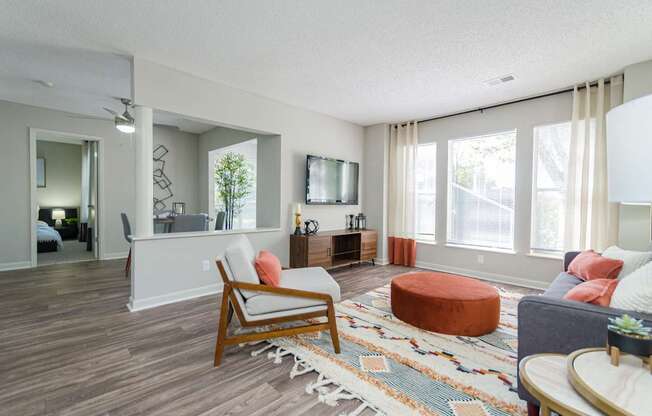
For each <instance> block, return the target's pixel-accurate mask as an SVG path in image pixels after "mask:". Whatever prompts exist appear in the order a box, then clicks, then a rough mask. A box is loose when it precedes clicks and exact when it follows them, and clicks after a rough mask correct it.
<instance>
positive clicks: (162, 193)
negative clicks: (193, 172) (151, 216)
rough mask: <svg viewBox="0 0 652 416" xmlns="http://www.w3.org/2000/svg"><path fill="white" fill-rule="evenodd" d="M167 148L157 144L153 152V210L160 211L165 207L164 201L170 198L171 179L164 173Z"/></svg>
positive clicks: (171, 194) (171, 195)
mask: <svg viewBox="0 0 652 416" xmlns="http://www.w3.org/2000/svg"><path fill="white" fill-rule="evenodd" d="M168 152H169V151H168V148H167V147H165V146H163V145H162V144H159V145H158V146H156V148H155V149H154V152H153V159H154V185H156V186H155V187H154V211H155V212H160V211H163V210H164V209H166V208H167V204H166V203H165V201H167V200H168V199H170V198H172V197H173V196H174V194H173V193H172V181H171V180H170V178H168V176H167V175H166V174H165V160H164V159H163V158H164V157H165V155H167V154H168Z"/></svg>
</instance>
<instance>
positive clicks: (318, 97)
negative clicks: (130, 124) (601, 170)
mask: <svg viewBox="0 0 652 416" xmlns="http://www.w3.org/2000/svg"><path fill="white" fill-rule="evenodd" d="M0 7H1V8H2V13H0V40H2V46H3V48H2V49H0V53H1V54H2V55H4V52H5V51H4V46H5V45H10V44H11V45H14V46H15V45H18V46H19V47H20V46H21V45H22V46H24V45H39V47H40V45H48V46H54V47H59V48H66V50H67V49H69V48H70V49H78V50H84V51H86V52H84V53H91V54H92V53H95V52H100V53H105V54H117V55H121V56H134V55H135V56H140V57H142V58H145V59H148V60H151V61H155V62H158V63H161V64H164V65H167V66H170V67H173V68H176V69H179V70H182V71H186V72H189V73H192V74H196V75H198V76H201V77H204V78H207V79H212V80H215V81H219V82H223V83H225V84H228V85H231V86H234V87H237V88H240V89H243V90H247V91H251V92H254V93H257V94H260V95H263V96H267V97H270V98H273V99H276V100H279V101H283V102H286V103H290V104H294V105H297V106H300V107H304V108H309V109H312V110H315V111H318V112H321V113H325V114H329V115H332V116H335V117H338V118H341V119H345V120H350V121H353V122H356V123H359V124H362V125H368V124H373V123H377V122H383V121H397V120H406V119H415V118H416V119H418V118H423V117H428V116H431V115H436V114H446V113H451V112H454V111H458V110H462V109H468V108H473V107H478V106H482V105H487V104H491V103H495V102H500V101H505V100H510V99H514V98H518V97H523V96H528V95H532V94H537V93H542V92H547V91H551V90H556V89H560V88H563V87H566V86H569V85H572V84H573V83H576V82H582V81H585V80H592V79H595V78H598V77H601V76H605V75H609V74H612V73H615V72H618V71H621V70H622V68H623V67H624V66H625V65H628V64H632V63H636V62H639V61H643V60H647V59H651V58H652V29H651V26H650V22H652V1H650V0H638V1H636V0H503V1H485V0H476V1H471V0H446V1H443V0H440V1H434V0H422V1H398V0H396V1H388V0H356V1H350V0H324V1H317V0H293V1H290V0H274V1H262V0H261V1H252V0H250V1H247V0H229V1H215V0H193V1H187V0H165V1H163V0H149V1H145V0H140V1H132V0H112V1H108V0H104V1H99V0H98V1H88V0H60V1H42V0H2V1H0ZM33 47H36V46H33ZM106 56H113V55H106ZM0 59H2V60H4V56H0ZM60 61H61V60H60V59H52V60H51V61H49V62H44V63H43V65H44V68H41V69H48V70H53V71H54V72H56V68H54V66H55V65H60V64H61V62H60ZM0 62H2V61H0ZM26 62H28V61H26ZM14 69H18V70H19V72H18V73H16V72H15V71H14V72H11V71H9V73H7V72H6V71H3V72H1V73H0V75H2V76H3V77H4V78H11V77H12V76H14V77H20V76H21V75H22V74H21V72H22V71H23V70H25V71H26V72H29V69H28V67H25V68H14ZM84 69H85V67H84V66H82V67H81V69H80V71H81V70H84ZM68 71H70V74H72V75H75V69H74V68H68ZM507 73H513V74H514V75H515V76H516V81H514V82H511V83H508V84H504V85H501V86H497V87H487V86H485V85H484V84H483V81H485V80H487V79H490V78H494V77H497V76H500V75H503V74H507ZM79 75H80V77H81V78H82V79H83V75H82V74H79ZM96 75H98V76H99V75H100V73H98V74H96ZM101 75H106V74H101ZM109 81H110V82H109ZM109 81H103V80H99V81H98V83H97V88H99V89H102V88H103V87H112V86H115V87H116V91H110V92H107V93H108V94H110V95H121V94H123V90H122V89H121V88H124V85H118V84H117V82H115V81H116V80H113V79H112V80H109ZM86 87H88V85H86ZM127 87H128V85H127ZM162 87H163V86H162ZM118 90H119V91H118ZM0 94H2V88H0ZM0 98H2V96H1V95H0Z"/></svg>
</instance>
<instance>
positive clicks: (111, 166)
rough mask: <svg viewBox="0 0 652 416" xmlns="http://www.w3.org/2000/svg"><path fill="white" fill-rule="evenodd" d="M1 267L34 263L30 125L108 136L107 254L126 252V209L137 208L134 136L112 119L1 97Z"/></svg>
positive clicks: (108, 255)
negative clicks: (123, 215) (123, 222)
mask: <svg viewBox="0 0 652 416" xmlns="http://www.w3.org/2000/svg"><path fill="white" fill-rule="evenodd" d="M0 126H2V129H1V130H0V146H1V148H2V151H1V152H0V177H2V178H3V180H2V181H0V198H2V203H0V230H1V231H2V232H0V268H9V267H27V266H28V265H29V262H30V226H31V225H30V224H31V220H30V206H29V204H30V193H29V192H30V190H29V187H30V185H29V178H30V176H29V163H28V161H29V128H30V127H34V128H40V129H47V130H55V131H61V132H68V133H76V134H88V135H91V136H99V137H102V138H103V139H104V142H105V147H104V162H105V165H106V169H105V172H104V173H105V176H106V177H105V188H104V191H105V198H106V200H105V212H104V215H105V221H106V222H105V225H106V229H105V230H104V233H105V236H104V237H105V247H104V253H105V256H107V257H112V256H122V255H126V252H127V251H128V250H129V247H128V245H127V243H126V242H125V240H124V237H123V236H122V225H121V223H120V212H123V211H124V212H127V213H130V212H133V208H134V197H135V193H134V182H133V166H134V156H133V155H134V148H133V140H132V137H131V135H128V134H122V133H120V132H119V131H118V130H116V128H115V126H114V124H113V122H112V121H110V120H107V121H104V120H95V119H82V118H76V117H71V114H68V113H64V112H61V111H54V110H47V109H43V108H37V107H31V106H26V105H22V104H14V103H9V102H6V101H0Z"/></svg>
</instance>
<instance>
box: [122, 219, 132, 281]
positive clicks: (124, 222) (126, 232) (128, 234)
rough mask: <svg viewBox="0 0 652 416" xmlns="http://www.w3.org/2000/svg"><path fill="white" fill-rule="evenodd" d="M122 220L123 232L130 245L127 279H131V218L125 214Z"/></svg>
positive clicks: (126, 266) (126, 268)
mask: <svg viewBox="0 0 652 416" xmlns="http://www.w3.org/2000/svg"><path fill="white" fill-rule="evenodd" d="M120 218H121V219H122V232H123V234H124V237H125V240H127V243H129V255H128V256H127V264H126V265H125V277H129V272H130V271H131V241H132V238H131V225H130V224H129V218H128V217H127V214H125V213H124V212H123V213H121V214H120Z"/></svg>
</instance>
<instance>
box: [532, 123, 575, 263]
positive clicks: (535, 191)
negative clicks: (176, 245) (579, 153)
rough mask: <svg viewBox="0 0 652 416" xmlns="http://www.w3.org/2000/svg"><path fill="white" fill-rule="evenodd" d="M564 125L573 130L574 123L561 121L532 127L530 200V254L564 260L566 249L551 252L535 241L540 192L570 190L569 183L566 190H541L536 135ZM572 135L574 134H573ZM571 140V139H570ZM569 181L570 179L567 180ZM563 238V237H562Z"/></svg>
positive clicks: (563, 191)
mask: <svg viewBox="0 0 652 416" xmlns="http://www.w3.org/2000/svg"><path fill="white" fill-rule="evenodd" d="M564 124H568V125H570V128H571V129H572V121H571V120H566V121H559V122H554V123H546V124H538V125H536V126H533V127H532V194H531V198H530V241H529V243H528V246H529V251H530V254H533V255H542V256H550V257H555V258H562V257H563V256H564V248H563V247H562V248H561V249H560V250H551V249H549V248H542V247H535V246H534V241H535V236H536V234H537V233H536V218H537V216H536V211H537V203H538V199H539V198H538V197H539V192H541V191H556V192H560V193H566V191H567V189H568V183H567V184H566V187H565V188H539V187H538V182H539V152H538V150H539V148H538V146H537V136H536V134H535V131H536V129H538V128H544V127H551V126H561V125H564ZM571 134H572V133H571ZM569 139H570V138H569ZM569 147H570V142H569ZM566 169H567V172H566V175H568V166H567V168H566ZM567 179H568V178H567ZM565 216H566V212H564V217H565ZM562 238H563V236H562Z"/></svg>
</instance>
